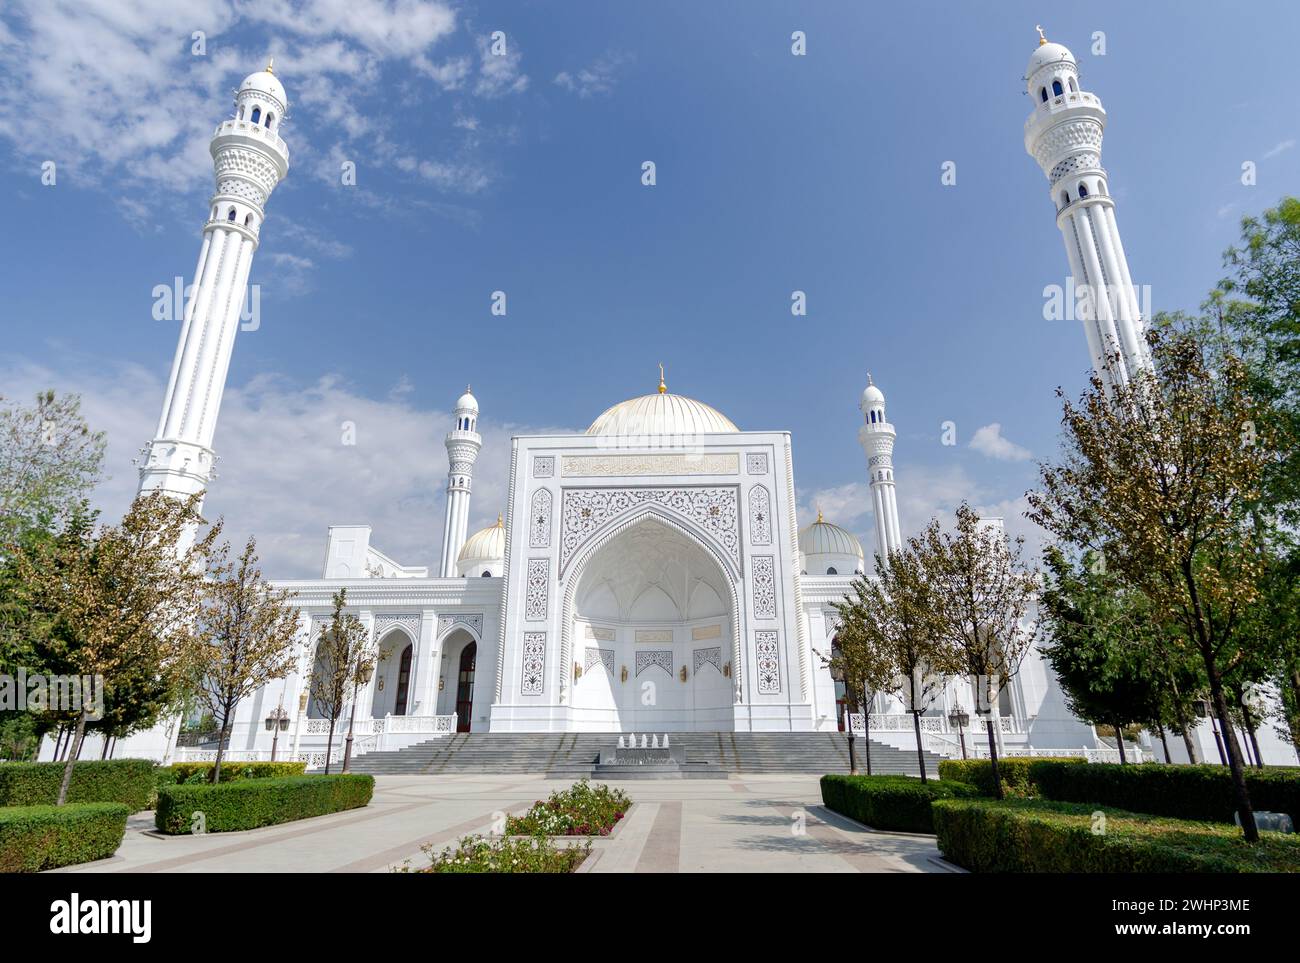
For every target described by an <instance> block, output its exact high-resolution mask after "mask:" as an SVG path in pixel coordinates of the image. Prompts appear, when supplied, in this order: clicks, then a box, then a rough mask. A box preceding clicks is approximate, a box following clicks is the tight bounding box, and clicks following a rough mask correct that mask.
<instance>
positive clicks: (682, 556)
mask: <svg viewBox="0 0 1300 963" xmlns="http://www.w3.org/2000/svg"><path fill="white" fill-rule="evenodd" d="M574 577H576V578H577V580H578V581H577V583H576V585H575V587H574V589H573V596H572V598H573V602H572V608H571V610H570V611H571V619H572V622H571V625H570V633H571V635H570V638H571V639H572V658H573V661H574V663H575V668H574V676H576V679H575V681H574V683H573V687H572V700H571V703H570V704H571V706H572V708H573V712H574V717H575V723H576V725H577V726H578V727H580V728H583V729H587V730H589V731H611V730H614V731H624V732H626V731H631V732H641V731H649V732H654V731H660V732H663V731H678V732H680V731H705V732H717V731H723V732H726V731H732V730H734V729H735V709H734V704H735V697H734V691H735V690H734V675H735V666H734V665H733V664H732V661H733V652H734V642H735V638H736V628H735V625H734V609H733V601H732V599H733V595H732V591H733V589H732V585H731V582H730V580H729V578H728V575H727V572H726V571H725V570H724V568H723V567H722V565H721V564H720V563H719V561H718V559H717V558H716V557H715V556H714V555H713V553H712V552H710V551H709V550H708V549H707V548H705V547H704V546H703V545H702V544H701V543H700V542H699V541H697V540H696V539H695V538H693V537H692V536H691V535H688V534H687V533H686V532H684V531H682V530H681V529H680V528H678V527H677V526H675V525H673V524H670V523H668V522H666V521H664V520H661V519H660V518H658V517H657V516H654V515H647V516H646V517H643V518H641V519H640V520H638V521H636V522H634V523H633V524H632V525H630V526H629V527H628V528H626V529H624V530H623V531H621V532H619V533H618V534H617V535H615V536H614V537H613V538H612V539H610V540H609V541H608V542H606V543H605V544H603V545H601V546H600V547H599V548H597V549H596V550H595V551H594V552H593V553H592V554H591V555H590V556H589V557H588V558H587V559H586V560H585V561H584V562H582V563H581V570H580V572H575V573H574Z"/></svg>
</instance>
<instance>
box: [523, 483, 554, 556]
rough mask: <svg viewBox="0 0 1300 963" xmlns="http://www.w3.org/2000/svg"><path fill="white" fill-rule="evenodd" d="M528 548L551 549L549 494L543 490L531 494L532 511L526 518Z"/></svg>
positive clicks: (546, 490)
mask: <svg viewBox="0 0 1300 963" xmlns="http://www.w3.org/2000/svg"><path fill="white" fill-rule="evenodd" d="M528 547H529V548H550V547H551V493H550V491H549V490H548V489H545V488H539V489H537V491H535V492H533V503H532V510H531V514H530V515H529V516H528Z"/></svg>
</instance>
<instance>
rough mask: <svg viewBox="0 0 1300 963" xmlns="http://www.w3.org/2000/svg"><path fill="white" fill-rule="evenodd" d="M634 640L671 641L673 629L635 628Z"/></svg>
mask: <svg viewBox="0 0 1300 963" xmlns="http://www.w3.org/2000/svg"><path fill="white" fill-rule="evenodd" d="M636 640H637V641H638V642H671V641H672V640H673V630H672V629H637V630H636Z"/></svg>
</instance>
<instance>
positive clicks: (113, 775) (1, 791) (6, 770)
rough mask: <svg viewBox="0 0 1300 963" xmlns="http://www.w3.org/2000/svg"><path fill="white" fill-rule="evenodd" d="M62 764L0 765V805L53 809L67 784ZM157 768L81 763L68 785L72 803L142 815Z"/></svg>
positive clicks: (145, 763) (143, 763)
mask: <svg viewBox="0 0 1300 963" xmlns="http://www.w3.org/2000/svg"><path fill="white" fill-rule="evenodd" d="M65 765H66V763H62V762H3V763H0V806H52V805H54V802H55V800H57V799H58V798H59V786H60V785H61V784H62V782H63V768H64V766H65ZM154 769H155V766H154V764H153V763H152V762H150V761H149V760H148V759H97V760H86V761H84V762H77V763H75V764H74V765H73V767H72V781H71V782H70V783H69V784H68V798H67V801H68V802H70V803H90V802H115V803H122V804H123V805H125V806H127V807H129V808H130V810H131V812H139V811H140V810H142V809H148V808H149V802H150V800H151V798H152V796H153V790H154Z"/></svg>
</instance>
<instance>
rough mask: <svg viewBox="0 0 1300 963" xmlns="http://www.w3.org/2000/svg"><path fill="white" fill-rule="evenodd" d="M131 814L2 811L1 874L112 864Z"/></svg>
mask: <svg viewBox="0 0 1300 963" xmlns="http://www.w3.org/2000/svg"><path fill="white" fill-rule="evenodd" d="M130 814H131V811H130V809H129V808H128V807H127V806H125V805H123V804H122V803H112V802H97V803H75V804H74V803H69V804H68V805H66V806H10V807H7V808H3V809H0V873H39V872H40V871H41V870H45V869H55V868H57V867H59V866H71V865H73V864H74V863H88V862H90V861H91V860H95V859H107V858H108V857H109V856H112V855H113V854H114V853H115V852H117V848H118V847H119V846H121V845H122V837H123V836H125V835H126V817H127V816H129V815H130Z"/></svg>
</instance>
